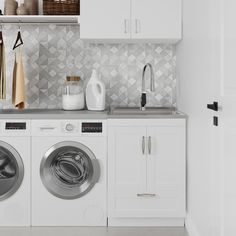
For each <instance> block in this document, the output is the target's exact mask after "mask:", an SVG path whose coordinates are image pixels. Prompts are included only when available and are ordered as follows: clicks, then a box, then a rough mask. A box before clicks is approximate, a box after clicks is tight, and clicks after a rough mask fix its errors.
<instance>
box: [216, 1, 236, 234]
mask: <svg viewBox="0 0 236 236" xmlns="http://www.w3.org/2000/svg"><path fill="white" fill-rule="evenodd" d="M220 4H221V5H220V7H221V8H220V9H221V12H220V13H221V14H220V16H221V17H220V19H221V31H220V35H221V40H220V43H221V45H220V49H221V51H220V52H221V55H220V56H221V57H220V58H221V76H220V77H219V80H218V83H217V85H218V89H217V88H216V92H218V98H219V99H218V100H219V104H220V106H221V109H220V111H219V119H220V120H219V122H220V123H219V124H220V126H219V129H220V140H221V159H220V160H221V162H220V170H221V189H220V190H221V191H220V192H221V235H222V236H234V235H236V224H235V219H236V148H235V147H236V70H235V68H236V63H235V55H236V14H235V12H236V2H235V1H234V0H220Z"/></svg>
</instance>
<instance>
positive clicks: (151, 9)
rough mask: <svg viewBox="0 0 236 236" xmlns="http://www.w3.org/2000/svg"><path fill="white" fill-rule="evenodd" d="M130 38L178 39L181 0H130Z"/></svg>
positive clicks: (180, 32)
mask: <svg viewBox="0 0 236 236" xmlns="http://www.w3.org/2000/svg"><path fill="white" fill-rule="evenodd" d="M131 9H132V11H131V12H132V14H131V17H132V38H136V39H159V40H179V39H181V37H182V0H145V1H144V0H132V8H131Z"/></svg>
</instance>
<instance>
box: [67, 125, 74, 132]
mask: <svg viewBox="0 0 236 236" xmlns="http://www.w3.org/2000/svg"><path fill="white" fill-rule="evenodd" d="M73 130H74V126H73V125H72V124H67V125H66V131H69V132H71V131H73Z"/></svg>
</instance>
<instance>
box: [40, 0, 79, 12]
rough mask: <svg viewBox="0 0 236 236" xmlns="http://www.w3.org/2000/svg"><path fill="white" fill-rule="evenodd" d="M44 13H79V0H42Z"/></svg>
mask: <svg viewBox="0 0 236 236" xmlns="http://www.w3.org/2000/svg"><path fill="white" fill-rule="evenodd" d="M43 14H44V15H79V14H80V4H79V0H43Z"/></svg>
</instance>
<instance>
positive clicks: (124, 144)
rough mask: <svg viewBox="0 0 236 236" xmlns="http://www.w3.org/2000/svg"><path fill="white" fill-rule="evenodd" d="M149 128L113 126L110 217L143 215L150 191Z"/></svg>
mask: <svg viewBox="0 0 236 236" xmlns="http://www.w3.org/2000/svg"><path fill="white" fill-rule="evenodd" d="M145 137H146V128H145V127H128V126H124V127H110V128H109V140H108V153H109V155H108V156H109V157H108V166H109V169H108V172H109V173H108V186H109V191H108V192H109V195H110V196H109V208H108V209H109V213H108V214H109V216H110V217H137V216H143V215H142V213H143V209H144V207H143V206H142V199H140V198H138V197H137V194H142V193H145V192H146V154H145V150H144V148H145V143H144V142H145Z"/></svg>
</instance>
